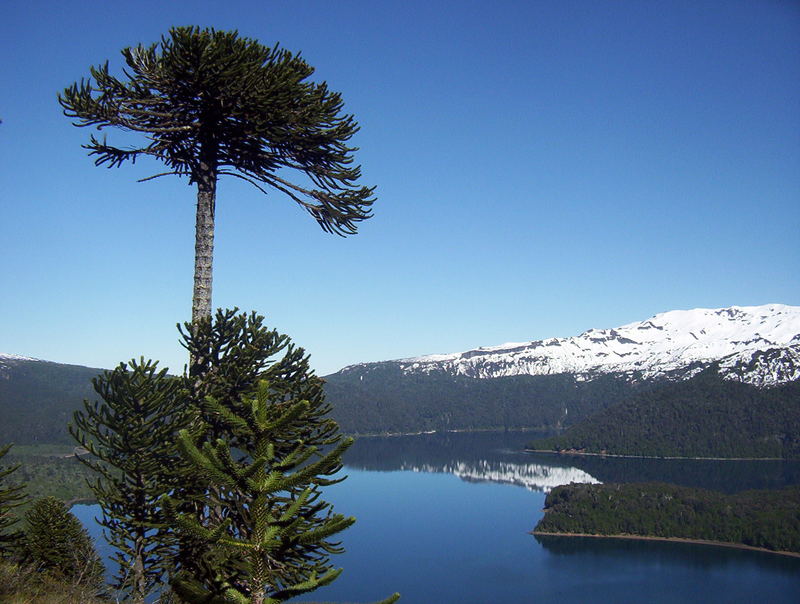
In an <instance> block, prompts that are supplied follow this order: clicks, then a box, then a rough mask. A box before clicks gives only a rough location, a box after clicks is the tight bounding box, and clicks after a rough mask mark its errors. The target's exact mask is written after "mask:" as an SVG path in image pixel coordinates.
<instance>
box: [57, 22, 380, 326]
mask: <svg viewBox="0 0 800 604" xmlns="http://www.w3.org/2000/svg"><path fill="white" fill-rule="evenodd" d="M122 55H123V57H124V59H125V64H126V68H125V71H124V72H123V73H124V77H122V78H119V77H116V76H114V75H112V74H111V72H110V71H109V67H108V62H106V63H105V64H104V65H100V66H97V67H93V68H91V69H90V74H91V77H90V78H89V79H86V80H83V79H82V80H81V81H80V82H79V83H75V84H73V85H72V86H69V87H68V88H66V89H65V90H64V91H63V92H62V93H61V94H60V95H59V102H60V103H61V105H62V107H63V108H64V114H65V115H66V116H67V117H70V118H73V119H74V122H73V123H74V124H75V125H76V126H95V127H97V128H98V129H102V128H106V127H109V126H113V127H116V128H120V129H122V130H125V131H129V132H134V133H140V134H142V135H143V136H144V137H145V138H146V139H147V144H145V145H142V146H139V147H133V148H124V149H123V148H120V147H115V146H113V145H111V144H109V143H107V142H106V139H105V137H104V138H103V139H102V140H98V139H97V138H95V137H94V136H93V135H92V136H91V137H90V139H89V144H88V145H85V148H86V149H88V150H89V154H90V155H92V156H94V157H95V163H96V164H97V165H106V166H108V167H115V166H119V165H121V164H123V163H124V162H126V161H130V162H135V161H136V159H137V158H139V157H141V156H149V157H154V158H156V159H158V160H160V161H161V162H163V163H164V164H165V165H166V167H167V171H166V172H164V173H161V174H156V175H154V176H152V177H150V178H155V177H157V176H164V175H167V174H174V175H178V176H187V177H188V178H189V183H190V184H196V185H197V195H198V208H197V248H196V249H197V259H198V262H199V264H196V273H195V279H196V289H195V302H196V303H198V304H199V303H202V308H195V311H197V312H194V313H193V321H194V320H196V319H199V318H200V317H204V316H210V315H211V298H210V294H211V291H210V289H211V281H210V279H211V276H210V271H211V256H212V254H213V224H214V206H215V203H216V182H217V179H218V178H219V176H222V175H231V176H235V177H238V178H241V179H243V180H245V181H247V182H249V183H251V184H253V185H254V186H255V187H257V188H258V189H259V190H261V191H262V192H264V193H267V191H268V190H273V191H277V192H280V193H282V194H284V195H286V196H287V197H289V198H290V199H292V200H293V201H294V202H296V203H297V204H299V205H300V206H301V207H302V208H303V209H305V210H306V211H308V212H309V213H310V214H311V215H312V216H313V217H314V218H315V219H316V221H317V222H318V223H319V225H320V226H321V227H322V228H323V229H324V230H325V231H327V232H331V233H337V234H339V235H349V234H354V233H355V232H356V230H357V223H358V222H360V221H362V220H365V219H367V218H369V217H370V215H371V213H370V206H371V205H372V203H373V201H374V198H373V192H374V187H365V186H361V187H359V186H356V184H355V182H356V181H357V180H358V179H359V178H360V176H361V169H360V167H359V166H357V165H354V164H353V152H354V151H355V150H356V148H355V147H351V146H349V144H348V141H349V140H350V139H351V138H352V136H353V135H354V134H355V133H356V132H357V131H358V125H357V123H356V122H355V120H354V118H353V116H352V115H348V114H346V113H343V106H344V104H343V102H342V98H341V95H340V94H339V93H336V92H332V91H330V90H329V89H328V86H327V84H326V83H325V82H322V83H316V82H312V81H310V80H309V78H310V77H311V75H312V74H313V73H314V69H313V68H312V67H311V66H310V65H308V64H307V63H306V62H305V61H304V60H303V59H302V58H301V57H300V56H299V55H297V54H293V53H291V52H289V51H287V50H284V49H282V48H278V47H277V46H275V47H272V48H269V47H266V46H262V45H261V44H260V43H258V42H257V41H255V40H251V39H248V38H242V37H239V35H238V34H237V32H235V31H234V32H224V31H216V30H214V29H203V30H201V29H199V28H197V27H176V28H172V29H171V30H170V31H169V34H168V35H166V36H163V37H162V38H161V41H160V42H159V43H158V44H153V45H152V46H149V47H145V46H142V45H139V46H137V47H131V48H125V49H124V50H123V51H122ZM287 172H288V173H293V174H296V175H297V176H299V177H300V180H299V181H298V180H297V179H296V178H295V179H292V180H288V179H287V178H286V174H287ZM198 288H199V289H198ZM201 290H202V291H201ZM198 296H199V298H198Z"/></svg>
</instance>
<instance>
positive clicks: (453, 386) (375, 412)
mask: <svg viewBox="0 0 800 604" xmlns="http://www.w3.org/2000/svg"><path fill="white" fill-rule="evenodd" d="M0 372H2V375H3V378H4V379H0V413H1V414H2V416H3V418H4V419H5V421H4V422H3V424H2V425H0V442H14V443H16V444H17V445H29V444H40V443H59V444H74V441H73V440H72V438H71V437H70V435H69V434H68V433H67V430H66V425H67V422H68V421H69V419H70V418H71V417H72V413H73V412H74V411H76V410H78V409H81V408H82V406H83V400H84V399H89V400H95V399H96V398H97V396H96V394H95V392H94V390H93V389H92V385H91V380H92V378H94V377H96V376H97V375H98V374H99V373H101V370H100V369H92V368H89V367H80V366H76V365H61V364H58V363H48V362H42V361H13V362H9V363H7V365H6V366H5V367H2V368H0ZM361 377H363V380H362V379H361ZM324 379H325V382H326V383H325V392H326V396H327V400H328V401H329V402H330V403H331V404H332V406H333V410H332V412H331V415H332V417H333V419H335V420H336V421H337V422H339V425H340V426H341V427H342V431H343V432H345V433H348V434H386V433H402V432H406V433H410V432H424V431H430V430H487V429H488V430H503V429H560V428H563V427H566V426H568V425H570V424H573V423H575V422H576V421H578V420H580V419H581V418H583V417H586V416H587V415H589V414H591V413H593V412H595V411H597V410H599V409H603V408H605V407H607V406H608V405H611V404H614V403H616V402H618V401H620V400H622V399H624V398H626V397H627V396H628V395H630V394H631V393H633V392H636V391H637V390H639V389H641V388H644V387H652V385H650V384H648V385H641V384H640V385H638V386H637V385H632V384H631V383H629V382H628V381H626V380H622V379H619V378H617V377H615V376H610V375H607V376H600V377H598V378H597V379H595V380H592V381H590V382H579V381H576V380H575V379H574V378H573V377H572V376H570V375H566V374H562V375H551V376H513V377H504V378H496V379H486V380H478V379H473V378H468V377H463V376H461V377H453V376H449V375H445V374H422V375H406V374H404V373H403V372H402V371H401V370H400V369H399V368H397V366H394V365H391V364H388V363H387V364H380V365H378V366H377V367H375V368H372V369H370V371H369V372H366V373H364V374H360V373H355V372H340V373H335V374H333V375H329V376H327V377H326V378H324Z"/></svg>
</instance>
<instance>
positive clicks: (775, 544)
mask: <svg viewBox="0 0 800 604" xmlns="http://www.w3.org/2000/svg"><path fill="white" fill-rule="evenodd" d="M799 510H800V486H792V487H786V488H783V489H774V490H773V489H770V490H763V491H744V492H741V493H736V494H733V495H726V494H724V493H719V492H716V491H709V490H706V489H698V488H690V487H682V486H678V485H672V484H665V483H628V484H612V483H609V484H569V485H563V486H560V487H556V488H554V489H553V490H552V491H551V492H550V493H549V494H548V495H547V498H546V499H545V508H544V511H545V514H544V516H543V518H542V519H541V520H540V521H539V523H538V524H537V525H536V528H535V529H534V530H533V534H534V535H574V536H607V537H635V538H639V537H654V538H662V539H676V540H677V539H681V540H684V539H685V540H691V541H702V542H717V543H719V544H736V545H742V546H747V547H752V548H758V549H764V550H769V551H773V552H778V553H792V554H797V555H800V511H799Z"/></svg>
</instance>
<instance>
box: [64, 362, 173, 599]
mask: <svg viewBox="0 0 800 604" xmlns="http://www.w3.org/2000/svg"><path fill="white" fill-rule="evenodd" d="M157 365H158V364H157V363H156V362H153V361H149V360H148V361H145V360H144V359H141V360H139V361H138V362H137V361H136V360H132V361H131V362H130V364H126V363H120V365H119V366H118V367H117V368H116V369H114V370H113V371H106V372H104V373H103V374H102V375H100V376H99V377H97V378H95V379H94V380H93V385H94V389H95V391H96V392H97V394H98V395H99V396H100V398H101V401H95V402H93V403H92V402H89V401H84V410H83V411H76V412H75V414H74V420H73V422H74V423H73V424H72V425H71V426H70V428H69V430H70V433H71V434H72V435H73V436H74V438H75V439H76V440H77V441H78V443H80V444H81V445H82V446H83V447H85V448H86V449H87V450H88V451H89V453H90V455H85V456H82V457H81V458H80V459H81V461H82V462H83V463H85V464H86V465H87V466H89V467H90V468H92V469H93V470H95V471H96V472H97V473H98V478H97V479H96V481H94V483H91V484H90V486H91V488H92V491H93V492H94V496H95V498H96V499H97V501H98V503H99V504H100V506H101V507H102V510H103V517H102V520H101V524H102V525H103V526H104V527H105V529H106V538H107V540H108V541H109V543H110V544H111V545H113V546H114V547H115V548H116V553H115V556H114V560H115V561H116V562H117V564H118V565H119V566H118V571H117V575H116V576H115V579H114V587H115V588H116V589H118V590H120V591H122V592H124V593H126V594H128V596H129V598H130V599H131V600H132V601H134V602H143V601H144V599H145V597H146V596H147V594H148V593H151V592H152V591H153V590H155V589H158V588H159V586H160V585H161V584H162V582H163V581H164V574H165V572H166V571H167V570H168V569H169V568H171V566H172V561H173V557H174V550H173V548H174V539H173V538H172V537H171V535H170V532H169V530H168V526H167V524H166V519H165V518H164V516H163V513H162V510H161V507H160V505H159V504H158V499H159V498H160V497H161V496H162V495H164V494H165V493H167V492H168V491H169V490H171V489H173V488H175V483H174V479H175V477H174V473H173V467H174V465H175V463H176V461H177V451H176V449H175V448H174V446H173V445H174V435H175V433H176V432H177V430H178V429H180V428H181V427H183V426H185V425H187V421H188V412H187V410H186V407H185V405H186V400H187V397H186V396H185V393H184V391H183V389H182V383H181V381H180V379H179V378H174V377H170V376H169V375H167V370H166V369H162V370H160V371H159V370H158V367H157Z"/></svg>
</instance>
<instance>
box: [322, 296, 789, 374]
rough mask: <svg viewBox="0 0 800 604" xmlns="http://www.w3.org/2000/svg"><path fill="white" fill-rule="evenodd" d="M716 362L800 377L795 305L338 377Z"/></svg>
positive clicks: (663, 318) (676, 368) (640, 369)
mask: <svg viewBox="0 0 800 604" xmlns="http://www.w3.org/2000/svg"><path fill="white" fill-rule="evenodd" d="M715 362H719V371H720V374H721V375H722V376H723V377H725V378H726V379H732V380H736V381H742V382H746V383H751V384H754V385H756V386H759V387H769V386H775V385H778V384H781V383H785V382H789V381H794V380H797V379H800V307H798V306H789V305H786V304H764V305H761V306H731V307H728V308H717V309H707V308H697V309H692V310H672V311H667V312H663V313H659V314H657V315H654V316H652V317H650V318H648V319H645V320H644V321H639V322H634V323H628V324H626V325H622V326H620V327H615V328H611V329H596V328H593V329H589V330H587V331H585V332H583V333H582V334H580V335H578V336H573V337H568V338H548V339H545V340H535V341H531V342H516V343H515V342H512V343H507V344H502V345H499V346H489V347H481V348H476V349H472V350H467V351H464V352H457V353H450V354H432V355H424V356H419V357H411V358H404V359H396V360H392V361H381V362H378V363H358V364H355V365H350V366H348V367H345V368H343V369H341V370H340V371H339V372H337V374H346V373H351V372H358V371H363V370H365V369H369V368H370V367H372V366H376V365H385V364H392V365H396V366H398V367H399V368H400V369H401V370H402V371H403V372H404V373H406V374H430V373H443V374H448V375H452V376H465V377H472V378H477V379H487V378H497V377H508V376H514V375H531V376H534V375H554V374H562V373H569V374H572V375H574V376H575V377H576V378H577V379H579V380H591V379H595V378H596V377H597V376H598V375H602V374H608V373H612V374H619V375H621V376H628V378H629V379H632V380H648V379H654V378H660V377H666V378H668V379H688V378H690V377H692V376H693V375H696V374H697V373H698V372H700V371H702V370H703V369H705V368H706V367H708V366H709V365H711V364H712V363H715ZM333 375H335V374H333Z"/></svg>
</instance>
